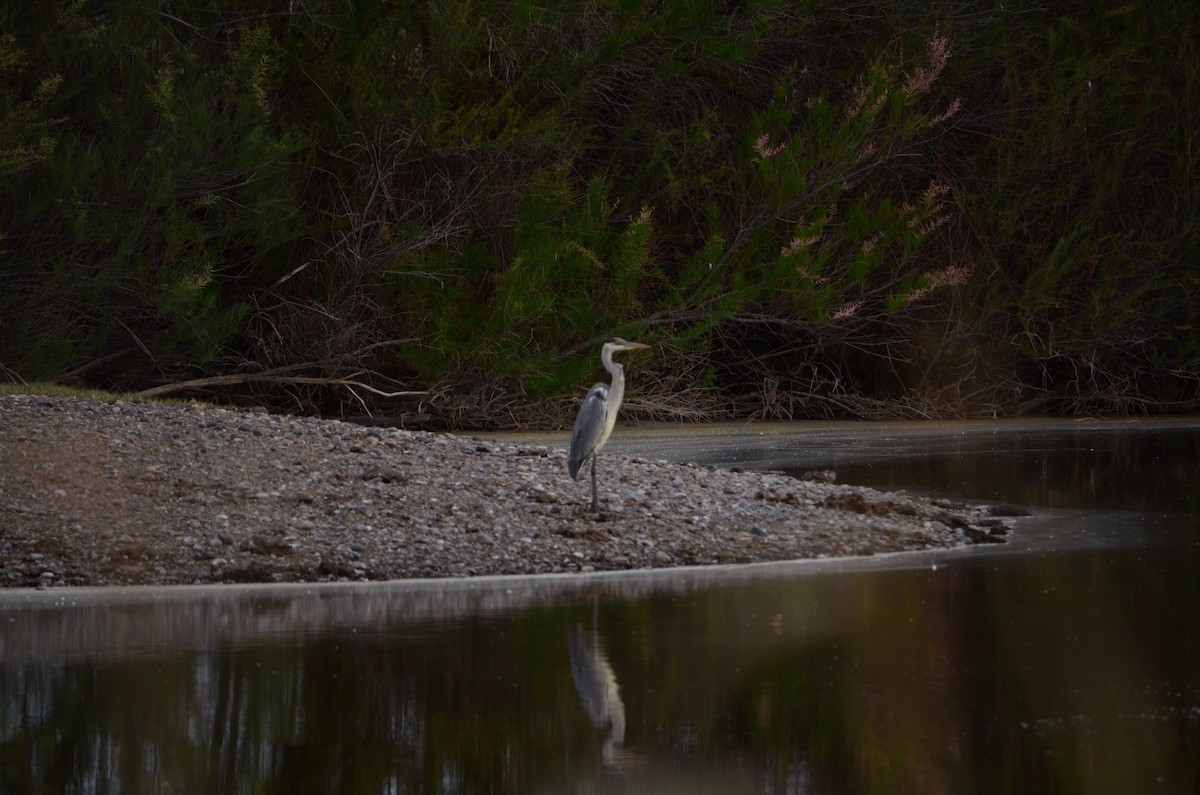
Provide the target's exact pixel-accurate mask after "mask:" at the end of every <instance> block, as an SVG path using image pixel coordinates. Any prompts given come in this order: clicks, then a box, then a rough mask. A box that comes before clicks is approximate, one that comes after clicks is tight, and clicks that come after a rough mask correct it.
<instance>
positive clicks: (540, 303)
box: [0, 1, 1200, 424]
mask: <svg viewBox="0 0 1200 795" xmlns="http://www.w3.org/2000/svg"><path fill="white" fill-rule="evenodd" d="M11 5H12V6H16V5H17V4H11ZM24 5H27V6H31V7H28V8H25V7H23V8H19V9H18V8H15V7H12V8H8V9H5V10H3V11H0V23H2V25H3V27H2V28H0V30H2V32H0V96H2V102H3V104H2V105H0V197H2V204H0V233H3V234H4V235H5V239H4V241H3V244H2V245H3V250H2V253H0V272H2V273H3V275H4V277H5V278H4V281H5V290H4V292H3V294H2V295H0V332H2V333H3V340H2V341H0V366H2V367H3V368H4V370H5V371H6V372H7V374H8V375H9V376H10V377H22V378H46V377H50V378H59V379H70V378H76V379H83V380H86V381H90V382H93V383H98V384H103V385H113V386H122V387H126V388H128V387H134V388H147V387H153V386H155V385H159V384H164V383H166V384H174V383H177V382H179V381H183V380H187V379H191V383H192V387H191V388H192V389H193V390H201V389H206V390H211V389H218V388H219V389H220V390H221V391H222V393H223V394H225V395H227V396H229V397H234V398H239V397H240V398H245V399H257V400H261V401H268V402H271V403H272V404H275V405H282V406H285V407H292V408H298V409H300V410H308V411H312V410H317V411H325V412H348V413H361V412H363V411H364V410H366V411H372V412H377V411H382V412H385V413H388V412H398V411H414V410H418V409H419V410H423V411H430V412H431V413H433V414H434V415H435V416H436V417H437V418H438V419H439V420H441V421H444V422H448V423H452V424H481V423H492V424H506V423H510V422H514V421H522V420H524V419H528V418H532V417H536V418H538V421H541V422H546V421H547V420H546V417H547V415H546V414H545V413H544V411H542V409H543V408H544V407H545V406H546V405H547V401H549V404H550V405H558V406H566V405H569V403H568V402H566V401H564V400H563V399H564V398H568V397H570V396H573V395H574V394H576V390H577V388H578V387H579V386H580V385H584V384H586V383H588V382H590V380H591V379H592V378H593V377H594V373H595V372H596V370H597V367H596V365H595V361H594V347H595V344H596V342H597V341H598V340H599V339H602V338H604V337H607V336H609V335H610V334H613V333H620V334H623V335H626V336H630V337H635V338H638V339H642V340H644V341H647V342H653V343H656V349H655V355H654V356H653V357H648V356H644V357H643V358H642V359H641V360H639V361H638V363H637V367H638V376H637V387H638V388H637V390H636V393H635V394H631V405H632V407H633V408H634V409H635V410H640V411H642V412H643V413H645V414H647V415H655V416H664V417H665V416H691V417H717V416H734V415H737V416H829V415H869V416H887V415H971V414H977V413H984V412H986V413H1006V414H1007V413H1017V412H1021V411H1030V410H1037V411H1102V412H1103V411H1151V410H1159V409H1166V410H1170V409H1174V410H1181V409H1195V408H1196V407H1197V406H1200V331H1198V326H1197V323H1198V321H1200V318H1198V315H1200V309H1198V303H1200V302H1198V301H1197V300H1196V298H1195V297H1194V296H1195V295H1196V293H1197V290H1198V289H1200V264H1198V259H1200V257H1198V252H1197V246H1198V244H1197V234H1196V233H1197V210H1196V208H1197V198H1196V196H1195V178H1196V174H1197V173H1198V169H1197V159H1198V158H1200V147H1197V145H1196V141H1195V135H1196V133H1195V131H1196V130H1197V129H1200V97H1198V96H1197V92H1198V90H1200V74H1198V72H1197V66H1196V53H1195V43H1194V41H1193V36H1192V35H1191V34H1190V31H1193V30H1195V29H1196V24H1197V23H1198V22H1200V11H1196V10H1194V9H1193V4H1190V3H1173V4H1165V5H1164V4H1156V5H1155V6H1154V7H1153V8H1150V7H1148V6H1146V5H1145V4H1141V3H1130V4H1126V5H1121V6H1108V5H1105V4H1092V5H1091V6H1088V7H1084V8H1081V7H1079V6H1078V4H1059V6H1058V7H1051V8H1046V7H1044V6H1039V7H1037V8H1033V7H1032V6H1031V7H1030V8H1028V9H1023V8H1021V7H1019V6H1018V7H1016V8H1015V9H1014V8H1011V7H1007V6H1006V8H1007V9H1008V10H998V9H996V8H994V7H993V6H992V5H991V4H978V5H974V4H963V3H948V4H943V5H939V4H933V5H924V6H920V7H917V6H913V4H909V3H889V2H873V3H864V4H858V5H847V4H832V5H831V4H816V3H812V4H797V3H790V2H789V3H785V2H751V3H742V4H725V3H682V2H680V3H665V4H663V3H659V4H651V3H639V2H603V3H591V4H578V3H565V2H564V3H540V4H536V5H533V4H525V3H509V2H474V3H467V2H462V3H430V4H422V3H417V4H393V3H386V2H344V3H332V2H330V3H307V4H304V5H303V6H299V5H294V6H289V8H290V9H291V10H289V11H286V12H285V11H282V10H280V9H279V8H278V7H277V6H278V4H267V3H263V4H257V5H258V8H254V6H255V5H256V4H246V3H227V4H219V3H218V4H209V5H207V6H206V7H204V8H203V9H200V8H191V7H188V8H177V7H175V5H174V4H171V3H168V2H165V1H160V2H149V1H148V2H144V3H141V4H112V3H99V2H79V1H76V2H47V3H41V4H24ZM805 5H809V6H811V7H805ZM134 6H137V7H134ZM385 393H386V394H385ZM534 407H537V410H538V411H540V412H541V413H540V414H533V413H532V412H533V411H534V410H535V409H534Z"/></svg>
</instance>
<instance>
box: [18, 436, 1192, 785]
mask: <svg viewBox="0 0 1200 795" xmlns="http://www.w3.org/2000/svg"><path fill="white" fill-rule="evenodd" d="M939 427H943V426H939ZM761 430H763V429H762V428H761V426H750V428H749V429H746V428H742V429H741V430H740V433H741V434H742V437H743V438H742V439H741V442H740V444H739V443H738V442H737V441H736V436H737V433H739V431H738V430H737V429H724V430H722V431H721V433H720V434H718V435H717V436H718V437H719V438H716V440H715V441H709V442H707V443H706V445H705V447H703V448H697V447H696V446H695V445H694V444H693V445H691V446H689V445H688V444H686V443H685V442H684V441H680V440H679V438H678V437H679V434H671V435H668V436H667V437H663V436H661V435H656V434H655V433H649V434H636V433H630V434H626V437H627V438H624V441H623V442H622V444H624V445H625V447H624V451H625V452H628V453H632V454H645V453H647V452H650V451H654V452H655V455H656V457H658V456H669V457H676V458H681V459H695V460H700V461H710V462H720V463H725V464H740V465H742V466H761V467H769V468H788V469H807V468H816V467H820V468H824V467H826V466H833V468H835V469H837V471H838V472H839V479H840V480H842V481H848V482H863V483H875V484H878V485H887V486H890V487H893V488H905V489H912V490H926V491H938V492H941V493H952V494H955V495H957V496H960V497H964V498H978V499H985V500H1005V501H1009V502H1020V503H1022V504H1025V505H1028V506H1031V507H1033V508H1035V509H1037V511H1038V515H1037V516H1035V517H1034V518H1031V519H1028V520H1022V522H1021V524H1020V525H1018V528H1017V533H1016V536H1015V538H1014V541H1013V543H1012V544H1010V545H1008V546H1005V547H987V548H972V549H967V550H956V551H950V552H944V553H936V554H920V555H899V556H888V557H881V558H875V559H864V560H858V561H831V562H818V563H808V564H797V565H777V566H766V567H751V568H743V569H734V570H711V569H710V570H692V571H688V572H684V573H682V574H676V575H674V576H671V577H661V576H657V575H651V574H645V573H630V574H626V575H619V576H605V577H600V576H596V577H585V576H564V577H558V578H542V579H513V580H503V581H491V582H480V581H472V582H455V583H447V582H435V583H417V584H408V585H405V584H379V585H366V586H364V585H334V586H322V587H267V588H238V587H224V588H214V589H135V590H124V591H107V592H96V591H91V592H88V591H79V590H59V591H48V592H20V593H17V592H8V593H0V792H4V793H7V792H14V793H38V792H54V793H59V792H81V793H110V792H111V793H116V792H122V793H124V792H130V793H140V792H147V793H150V792H153V793H162V792H222V793H242V792H244V793H293V792H314V793H315V792H321V793H325V792H352V793H408V792H447V793H459V792H461V793H474V792H519V793H541V792H545V793H563V792H567V793H609V792H650V793H673V792H689V793H698V792H735V793H736V792H747V793H749V792H762V793H809V792H812V793H844V792H851V793H853V792H880V793H883V792H886V793H895V792H921V793H937V792H954V793H957V792H1012V791H1021V792H1088V793H1091V792H1171V793H1175V792H1189V793H1190V792H1196V791H1200V527H1198V525H1200V511H1198V510H1197V499H1198V497H1197V494H1196V489H1197V484H1198V483H1200V425H1196V424H1191V425H1188V424H1169V425H1168V427H1165V428H1158V427H1149V428H1147V427H1138V428H1128V427H1123V428H1121V429H1120V430H1112V429H1109V428H1107V427H1099V428H1091V427H1089V428H1080V427H1078V426H1066V427H1063V426H1054V427H1050V426H1047V427H1037V428H1032V429H1028V430H1019V429H1014V430H1012V431H1008V430H999V429H996V430H991V429H988V428H985V427H981V426H971V427H969V428H968V429H967V430H966V431H965V432H964V430H963V429H962V428H958V429H953V428H947V429H945V431H946V432H944V433H943V432H938V433H933V434H930V433H924V434H919V433H916V432H915V431H912V430H910V429H908V428H907V427H905V426H891V425H880V426H869V427H868V428H867V429H866V431H865V432H862V433H861V434H859V435H855V434H854V433H850V432H849V431H848V430H847V431H845V432H842V431H840V430H839V431H838V433H830V435H829V437H828V438H826V437H821V436H820V434H819V433H817V431H816V430H814V429H812V428H809V429H803V428H802V429H800V430H796V429H794V428H774V429H771V435H770V436H765V437H764V436H761V435H759V434H760V431H761ZM710 435H711V434H710ZM839 438H840V439H841V442H840V443H839V441H838V439H839ZM664 439H665V440H668V441H670V444H668V443H666V441H664ZM639 445H641V447H639ZM671 445H678V447H677V448H675V447H671ZM613 447H614V450H617V451H621V450H622V448H621V447H619V446H618V442H617V440H616V439H614V443H613ZM847 450H849V451H851V452H853V453H855V455H850V454H849V453H848V452H847Z"/></svg>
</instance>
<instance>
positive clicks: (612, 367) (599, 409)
mask: <svg viewBox="0 0 1200 795" xmlns="http://www.w3.org/2000/svg"><path fill="white" fill-rule="evenodd" d="M649 347H650V346H649V345H643V344H642V343H640V342H629V341H627V340H623V339H621V338H620V337H613V338H612V339H610V340H609V341H608V342H606V343H604V347H603V348H601V349H600V363H601V364H603V365H604V369H605V370H608V372H609V374H610V375H612V383H611V384H608V385H607V386H606V385H605V384H596V385H594V386H593V387H592V388H591V389H590V390H588V393H587V397H586V398H584V400H583V406H582V407H581V408H580V409H579V416H578V417H576V418H575V428H574V429H573V430H572V431H571V452H570V455H568V456H567V472H568V473H569V474H570V475H571V477H572V478H578V477H579V470H580V468H581V467H582V466H583V464H584V462H585V461H587V460H588V459H589V458H590V459H592V510H593V511H596V512H597V513H599V511H600V501H599V499H598V497H597V494H596V454H597V453H599V452H600V448H602V447H604V443H605V442H607V441H608V437H609V435H610V434H611V433H612V430H613V426H614V425H616V423H617V409H619V408H620V407H621V399H622V398H623V397H624V396H625V368H624V367H622V366H621V365H619V364H617V363H616V362H614V361H613V359H612V357H613V354H614V353H617V352H618V351H641V350H646V349H647V348H649Z"/></svg>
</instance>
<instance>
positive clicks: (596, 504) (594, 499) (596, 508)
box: [592, 453, 600, 513]
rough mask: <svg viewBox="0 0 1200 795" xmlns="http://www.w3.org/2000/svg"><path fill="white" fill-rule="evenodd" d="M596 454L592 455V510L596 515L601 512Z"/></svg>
mask: <svg viewBox="0 0 1200 795" xmlns="http://www.w3.org/2000/svg"><path fill="white" fill-rule="evenodd" d="M598 457H599V456H597V455H596V454H595V453H592V510H593V511H595V512H596V513H599V512H600V501H599V500H598V499H597V497H596V459H597V458H598Z"/></svg>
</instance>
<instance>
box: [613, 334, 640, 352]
mask: <svg viewBox="0 0 1200 795" xmlns="http://www.w3.org/2000/svg"><path fill="white" fill-rule="evenodd" d="M604 347H605V348H608V349H610V350H612V351H614V352H615V351H644V350H647V349H648V348H649V347H650V346H649V345H643V344H642V343H640V342H630V341H629V340H623V339H621V338H620V337H613V338H612V339H610V340H609V341H608V342H606V343H604Z"/></svg>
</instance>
